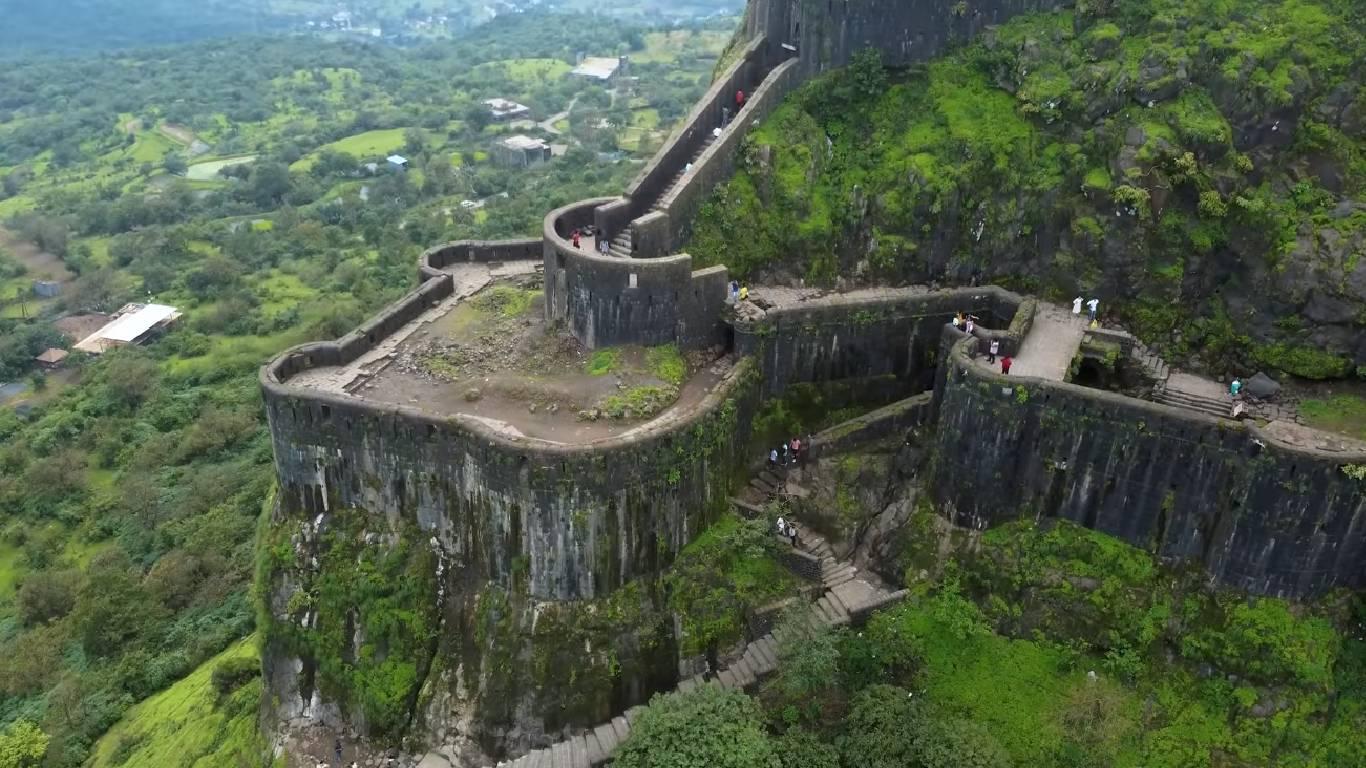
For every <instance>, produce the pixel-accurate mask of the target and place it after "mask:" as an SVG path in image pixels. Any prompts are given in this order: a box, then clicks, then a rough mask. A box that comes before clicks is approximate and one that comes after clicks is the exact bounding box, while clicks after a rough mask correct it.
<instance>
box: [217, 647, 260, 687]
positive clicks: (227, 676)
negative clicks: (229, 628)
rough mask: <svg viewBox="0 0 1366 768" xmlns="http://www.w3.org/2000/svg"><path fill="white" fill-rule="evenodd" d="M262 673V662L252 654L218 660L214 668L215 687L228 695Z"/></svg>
mask: <svg viewBox="0 0 1366 768" xmlns="http://www.w3.org/2000/svg"><path fill="white" fill-rule="evenodd" d="M260 674H261V663H260V662H259V661H257V660H256V659H255V658H254V657H251V656H239V657H236V658H231V659H226V660H224V661H220V662H218V665H217V666H215V667H214V668H213V674H212V676H211V677H212V680H213V689H214V690H215V691H218V692H219V693H220V694H222V695H227V694H229V693H232V692H233V691H235V690H237V689H238V688H240V687H241V686H242V685H243V684H244V683H246V682H247V681H249V680H251V679H253V678H255V677H256V676H258V675H260Z"/></svg>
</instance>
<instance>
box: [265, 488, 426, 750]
mask: <svg viewBox="0 0 1366 768" xmlns="http://www.w3.org/2000/svg"><path fill="white" fill-rule="evenodd" d="M374 522H375V520H374V519H373V518H371V517H370V516H368V515H367V514H365V513H364V512H363V511H357V510H345V511H341V512H338V513H337V514H335V515H333V516H332V517H331V518H330V519H329V520H328V525H327V527H326V528H325V529H324V531H323V532H322V536H321V542H320V550H319V553H318V555H317V557H318V560H319V565H318V567H317V568H316V569H315V568H313V567H312V566H311V565H310V564H309V563H308V562H302V563H301V562H297V561H296V560H295V555H294V552H293V549H292V548H291V545H290V543H289V540H288V538H284V534H285V531H283V530H281V531H277V532H276V534H277V535H279V536H280V537H281V538H282V539H283V540H267V541H263V542H262V547H263V548H264V551H263V553H262V556H263V557H266V558H269V562H268V563H267V564H266V565H265V566H264V567H265V568H266V571H265V573H263V574H262V575H261V578H262V582H263V584H276V583H277V582H278V581H279V579H280V578H281V577H282V576H284V575H289V576H290V577H291V578H292V581H291V583H292V584H295V585H297V588H296V591H295V592H294V593H293V595H292V597H291V598H290V604H289V613H290V616H291V618H292V619H293V620H291V621H289V622H274V621H273V622H271V623H270V625H269V627H268V628H267V630H266V632H267V638H268V639H271V640H278V641H280V642H283V643H284V644H285V645H286V647H288V648H289V649H290V650H291V652H293V653H296V654H299V655H301V656H305V657H308V658H312V659H315V660H316V661H317V663H318V680H319V684H320V685H321V686H322V687H323V689H324V690H325V691H327V692H328V694H329V696H334V697H337V698H338V699H339V700H341V701H344V702H346V704H347V705H348V706H350V707H354V708H355V709H356V710H357V711H359V712H361V713H363V714H364V716H365V722H366V723H367V724H369V727H370V729H371V733H372V734H373V735H377V736H379V735H387V736H395V735H398V734H400V733H402V730H403V729H404V728H405V727H406V726H407V725H408V719H409V714H408V713H409V710H410V709H411V706H412V701H413V700H414V699H415V698H416V696H417V692H418V690H417V689H418V686H419V685H421V682H422V680H423V679H424V678H425V677H426V672H427V669H428V667H429V666H430V664H431V662H432V650H433V647H434V646H433V643H434V640H435V638H436V629H437V626H438V625H439V617H438V616H437V600H436V592H437V586H436V572H437V568H436V557H437V555H436V553H435V552H433V551H432V550H431V549H430V548H428V547H427V546H426V538H425V537H424V536H423V535H422V534H421V533H420V532H419V531H418V530H416V528H414V527H411V526H406V527H403V528H400V529H398V530H394V531H386V530H372V529H369V528H367V525H369V524H372V523H374ZM381 522H382V521H381ZM377 533H378V534H394V535H393V536H392V541H393V544H392V545H390V546H388V547H383V548H382V547H378V546H375V545H374V544H373V543H367V537H368V536H369V537H370V540H371V542H373V534H377ZM311 556H312V555H305V557H311ZM306 613H307V614H309V615H313V616H316V617H317V618H316V620H315V621H314V622H313V623H311V624H309V625H308V626H307V627H303V626H300V625H301V624H302V623H303V622H302V621H301V617H302V616H303V615H304V614H306ZM357 636H359V637H360V638H361V641H360V644H359V647H353V642H354V640H355V638H356V637H357Z"/></svg>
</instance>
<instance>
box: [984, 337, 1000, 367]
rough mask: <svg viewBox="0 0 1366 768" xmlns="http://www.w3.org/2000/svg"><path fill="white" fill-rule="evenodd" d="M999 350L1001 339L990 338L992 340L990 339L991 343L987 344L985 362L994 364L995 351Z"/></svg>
mask: <svg viewBox="0 0 1366 768" xmlns="http://www.w3.org/2000/svg"><path fill="white" fill-rule="evenodd" d="M1000 351H1001V341H1000V339H992V340H991V343H990V344H988V345H987V362H988V363H992V364H994V363H995V362H996V353H997V352H1000Z"/></svg>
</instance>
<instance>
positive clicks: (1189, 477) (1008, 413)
mask: <svg viewBox="0 0 1366 768" xmlns="http://www.w3.org/2000/svg"><path fill="white" fill-rule="evenodd" d="M975 345H976V341H975V340H964V341H963V342H961V343H959V344H958V345H957V346H955V347H954V348H953V351H952V353H951V360H950V361H949V364H948V366H947V376H946V377H945V382H944V384H943V386H942V387H940V388H939V390H938V391H937V392H936V399H937V400H938V401H939V403H938V406H939V410H938V413H939V423H938V429H937V431H936V434H935V458H934V460H933V466H932V469H931V471H930V474H929V483H930V485H931V487H932V488H933V493H934V496H935V498H936V500H937V501H938V502H939V504H940V505H941V507H942V509H943V510H944V512H945V513H946V514H947V515H949V516H950V518H951V519H952V520H953V522H955V523H957V524H959V525H964V526H971V527H974V528H986V527H989V526H992V525H996V524H998V523H1002V522H1005V521H1007V520H1010V519H1014V518H1021V517H1035V518H1048V517H1059V518H1064V519H1067V520H1071V521H1073V522H1076V523H1080V524H1082V525H1084V526H1086V527H1087V528H1093V529H1095V530H1098V531H1102V532H1104V533H1108V534H1110V535H1113V536H1117V537H1119V538H1121V539H1124V540H1125V541H1127V542H1129V543H1130V544H1133V545H1135V546H1139V547H1145V548H1148V549H1150V550H1152V551H1154V552H1156V553H1157V554H1158V555H1160V556H1162V557H1165V558H1169V559H1172V560H1188V561H1196V562H1199V563H1200V564H1202V565H1203V566H1204V567H1205V568H1206V569H1207V570H1208V571H1209V573H1210V575H1211V577H1212V578H1213V579H1214V580H1216V581H1218V582H1219V583H1221V584H1224V585H1227V586H1230V587H1235V588H1238V589H1242V590H1247V591H1249V592H1253V593H1256V594H1263V595H1275V596H1280V597H1292V598H1302V597H1307V596H1312V595H1315V594H1318V593H1321V592H1323V591H1325V590H1329V589H1332V588H1334V587H1348V588H1352V589H1360V588H1362V587H1364V586H1366V482H1363V481H1360V480H1354V479H1352V478H1351V477H1349V476H1348V475H1347V474H1346V473H1345V472H1343V466H1344V465H1346V464H1348V463H1353V462H1355V463H1366V456H1361V455H1358V456H1352V455H1343V454H1336V455H1335V454H1327V453H1321V452H1316V451H1310V450H1299V449H1293V448H1290V447H1286V446H1283V445H1280V444H1277V443H1275V442H1273V441H1272V440H1271V439H1269V438H1268V437H1266V436H1265V435H1263V434H1262V433H1260V432H1259V431H1258V430H1257V428H1256V427H1255V426H1252V425H1249V424H1247V423H1233V422H1228V421H1222V420H1218V419H1214V418H1210V417H1206V416H1202V415H1199V414H1194V413H1190V412H1186V411H1180V410H1177V409H1173V408H1169V407H1167V406H1162V405H1158V404H1155V403H1150V402H1147V401H1142V400H1136V399H1133V398H1129V397H1123V396H1120V395H1115V394H1112V393H1109V392H1103V391H1099V390H1094V389H1087V388H1084V387H1079V386H1075V385H1072V384H1065V383H1062V382H1053V381H1042V380H1039V379H1032V378H1021V377H1014V376H1011V377H1006V376H1002V375H1000V374H999V373H995V372H993V371H991V370H988V369H985V368H983V367H980V366H978V365H975V364H974V363H972V362H971V361H970V360H969V354H970V353H971V351H972V350H973V349H975Z"/></svg>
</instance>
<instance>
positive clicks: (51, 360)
mask: <svg viewBox="0 0 1366 768" xmlns="http://www.w3.org/2000/svg"><path fill="white" fill-rule="evenodd" d="M70 354H71V353H70V352H67V351H66V350H65V349H57V348H56V347H48V348H47V349H46V350H44V352H43V354H41V355H38V356H37V357H35V358H33V359H34V360H35V361H37V363H38V366H39V367H40V368H42V369H43V370H45V371H55V370H57V369H58V368H61V367H62V362H63V361H65V360H66V359H67V357H69V356H70Z"/></svg>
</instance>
